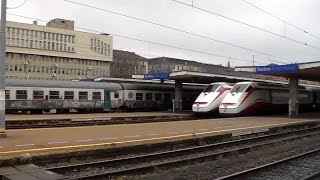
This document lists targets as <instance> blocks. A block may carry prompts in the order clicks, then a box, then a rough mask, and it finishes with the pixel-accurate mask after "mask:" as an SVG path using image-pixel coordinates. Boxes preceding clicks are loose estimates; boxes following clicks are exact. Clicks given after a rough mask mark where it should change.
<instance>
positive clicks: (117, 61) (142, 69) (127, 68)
mask: <svg viewBox="0 0 320 180" xmlns="http://www.w3.org/2000/svg"><path fill="white" fill-rule="evenodd" d="M148 68H149V65H148V59H147V58H144V57H142V56H139V55H137V54H135V53H134V52H129V51H121V50H114V51H113V61H112V63H111V68H110V71H111V74H110V76H111V77H114V78H131V77H132V75H136V74H148Z"/></svg>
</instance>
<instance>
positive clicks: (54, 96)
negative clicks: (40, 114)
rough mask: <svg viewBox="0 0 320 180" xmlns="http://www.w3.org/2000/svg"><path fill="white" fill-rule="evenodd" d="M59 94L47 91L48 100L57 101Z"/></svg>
mask: <svg viewBox="0 0 320 180" xmlns="http://www.w3.org/2000/svg"><path fill="white" fill-rule="evenodd" d="M59 98H60V92H59V91H49V99H59Z"/></svg>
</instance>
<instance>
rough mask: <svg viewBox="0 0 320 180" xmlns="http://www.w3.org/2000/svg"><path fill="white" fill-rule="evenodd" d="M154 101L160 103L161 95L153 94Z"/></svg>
mask: <svg viewBox="0 0 320 180" xmlns="http://www.w3.org/2000/svg"><path fill="white" fill-rule="evenodd" d="M154 99H155V100H156V101H161V93H155V94H154Z"/></svg>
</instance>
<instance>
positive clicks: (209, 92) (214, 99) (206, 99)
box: [192, 82, 232, 114]
mask: <svg viewBox="0 0 320 180" xmlns="http://www.w3.org/2000/svg"><path fill="white" fill-rule="evenodd" d="M231 88H232V86H231V85H229V84H228V83H225V82H217V83H211V84H210V85H209V86H207V87H206V88H205V89H204V90H203V91H202V93H201V94H200V95H199V96H198V98H197V99H196V101H195V102H194V103H193V105H192V111H193V112H194V113H197V114H200V113H218V112H219V105H220V103H221V101H222V100H223V98H224V97H225V96H226V95H227V94H228V92H229V91H230V90H231Z"/></svg>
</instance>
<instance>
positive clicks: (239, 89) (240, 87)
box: [230, 84, 248, 93]
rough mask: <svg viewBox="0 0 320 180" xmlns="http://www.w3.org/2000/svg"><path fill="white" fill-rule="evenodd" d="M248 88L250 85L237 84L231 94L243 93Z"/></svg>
mask: <svg viewBox="0 0 320 180" xmlns="http://www.w3.org/2000/svg"><path fill="white" fill-rule="evenodd" d="M247 87H248V85H247V84H237V85H235V86H234V87H233V88H232V89H231V91H230V92H231V93H234V92H236V93H241V92H243V91H244V90H245V89H246V88H247Z"/></svg>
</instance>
